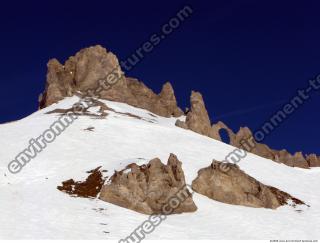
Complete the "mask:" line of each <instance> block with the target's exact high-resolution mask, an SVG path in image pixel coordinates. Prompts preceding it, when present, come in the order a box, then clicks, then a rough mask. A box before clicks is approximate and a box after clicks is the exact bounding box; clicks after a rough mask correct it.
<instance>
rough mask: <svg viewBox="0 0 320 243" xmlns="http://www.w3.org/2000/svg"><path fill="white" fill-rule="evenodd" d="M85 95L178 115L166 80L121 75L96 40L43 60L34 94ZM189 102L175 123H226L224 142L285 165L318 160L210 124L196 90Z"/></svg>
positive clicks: (208, 132) (319, 160) (215, 132)
mask: <svg viewBox="0 0 320 243" xmlns="http://www.w3.org/2000/svg"><path fill="white" fill-rule="evenodd" d="M79 92H81V94H82V95H83V96H86V95H89V96H93V97H98V98H102V99H108V100H113V101H118V102H123V103H127V104H129V105H132V106H135V107H139V108H143V109H146V110H149V111H151V112H153V113H155V114H157V115H160V116H164V117H171V116H174V117H179V116H181V115H183V112H182V110H181V109H180V108H179V107H178V106H177V101H176V98H175V95H174V90H173V88H172V86H171V84H170V83H166V84H164V86H163V88H162V91H161V92H160V94H155V93H154V92H153V91H152V90H151V89H149V88H148V87H146V86H145V85H144V84H143V83H142V82H140V81H138V80H137V79H134V78H128V77H125V75H124V73H123V72H122V70H121V67H120V65H119V61H118V59H117V57H116V56H115V55H114V54H113V53H111V52H109V51H107V50H106V49H105V48H103V47H101V46H99V45H97V46H93V47H89V48H85V49H82V50H81V51H79V52H78V53H77V54H76V55H75V56H71V57H70V58H69V59H68V60H67V61H66V62H65V64H64V65H62V64H61V63H59V61H58V60H56V59H52V60H50V61H49V63H48V73H47V83H46V88H45V91H44V93H43V94H41V95H40V97H39V102H40V104H39V106H40V108H44V107H47V106H49V105H51V104H53V103H55V102H58V101H59V100H62V99H63V98H65V97H68V96H72V95H75V94H77V95H79ZM190 103H191V108H190V111H189V112H187V115H186V121H185V122H183V121H180V120H177V122H176V125H177V126H179V127H181V128H184V129H190V130H192V131H194V132H196V133H199V134H202V135H205V136H208V137H211V138H214V139H217V140H221V138H220V135H219V131H220V130H221V129H226V130H227V132H228V134H229V137H230V141H231V142H230V143H231V145H233V146H236V147H238V148H243V149H245V150H247V151H249V152H252V153H255V154H257V155H260V156H262V157H265V158H267V159H271V160H274V161H276V162H280V163H284V164H286V165H288V166H294V167H301V168H309V167H314V166H320V157H317V156H316V155H309V156H307V157H304V156H303V155H302V153H296V154H294V155H291V154H290V153H289V152H287V151H286V150H281V151H276V150H272V149H271V148H269V147H268V146H267V145H264V144H260V143H257V142H256V141H254V139H253V137H252V132H251V131H250V130H249V129H248V128H240V130H239V131H238V133H237V134H235V133H233V132H232V130H231V129H229V128H228V127H227V126H226V125H225V124H223V123H222V122H219V123H217V124H214V125H212V126H211V122H210V118H209V115H208V112H207V110H206V107H205V103H204V101H203V98H202V95H201V94H200V93H198V92H192V94H191V98H190ZM249 137H251V139H250V140H252V141H251V142H252V143H254V144H255V146H253V147H252V146H251V147H250V146H249V147H250V148H249V149H248V147H246V146H245V147H244V146H243V145H242V144H241V141H243V139H247V138H249Z"/></svg>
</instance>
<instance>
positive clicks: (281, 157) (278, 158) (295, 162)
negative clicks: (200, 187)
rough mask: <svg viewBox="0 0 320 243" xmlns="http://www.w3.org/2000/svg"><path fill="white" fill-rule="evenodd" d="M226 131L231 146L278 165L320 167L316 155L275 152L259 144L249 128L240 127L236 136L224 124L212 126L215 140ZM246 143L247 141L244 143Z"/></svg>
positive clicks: (319, 161)
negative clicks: (220, 132)
mask: <svg viewBox="0 0 320 243" xmlns="http://www.w3.org/2000/svg"><path fill="white" fill-rule="evenodd" d="M221 129H225V130H226V131H227V133H228V135H229V138H230V144H231V145H232V146H235V147H237V148H241V149H244V150H246V151H248V152H251V153H254V154H256V155H259V156H261V157H264V158H266V159H271V160H273V161H275V162H278V163H283V164H285V165H288V166H291V167H300V168H304V169H307V168H309V167H316V166H320V159H319V158H318V157H317V156H316V155H310V156H306V157H304V155H303V154H302V153H301V152H297V153H295V154H294V155H292V154H290V153H289V152H288V151H287V150H285V149H283V150H280V151H279V150H274V149H271V148H270V147H269V146H268V145H265V144H262V143H258V142H257V141H256V140H255V139H254V136H253V134H252V132H251V130H250V129H249V128H248V127H240V129H239V131H238V132H237V133H236V134H235V133H234V132H233V131H232V130H231V129H230V128H228V127H227V126H226V125H225V124H224V123H222V122H218V123H217V124H214V125H213V126H212V130H213V138H215V139H217V140H220V141H221V138H220V135H219V131H220V130H221ZM244 141H246V142H245V143H244Z"/></svg>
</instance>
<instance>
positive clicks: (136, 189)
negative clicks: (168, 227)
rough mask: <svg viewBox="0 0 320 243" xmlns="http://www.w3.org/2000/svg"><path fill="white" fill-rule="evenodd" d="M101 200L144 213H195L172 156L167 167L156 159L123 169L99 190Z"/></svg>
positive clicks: (194, 206)
mask: <svg viewBox="0 0 320 243" xmlns="http://www.w3.org/2000/svg"><path fill="white" fill-rule="evenodd" d="M172 198H175V199H177V198H178V199H179V202H180V203H179V204H177V205H176V206H174V207H175V208H172V207H171V206H170V205H171V203H170V202H171V199H172ZM100 199H101V200H104V201H106V202H110V203H113V204H115V205H118V206H121V207H124V208H128V209H131V210H134V211H137V212H140V213H144V214H172V213H183V212H194V211H196V209H197V207H196V205H195V204H194V202H193V200H192V195H191V193H190V192H189V190H188V189H187V187H186V183H185V177H184V173H183V170H182V168H181V162H180V161H179V160H178V159H177V157H176V156H175V155H173V154H171V155H170V157H169V160H168V163H167V165H164V164H162V163H161V161H160V160H159V159H157V158H156V159H153V160H151V161H150V162H149V163H148V164H147V165H142V166H138V165H137V164H131V165H129V166H127V168H126V169H125V170H122V171H120V172H115V174H114V175H113V176H112V177H111V179H110V182H109V183H108V184H106V185H104V186H103V187H102V190H101V194H100ZM175 201H176V200H175ZM170 208H172V210H170Z"/></svg>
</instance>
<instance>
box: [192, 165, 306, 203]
mask: <svg viewBox="0 0 320 243" xmlns="http://www.w3.org/2000/svg"><path fill="white" fill-rule="evenodd" d="M221 164H222V163H221V162H217V161H213V163H212V164H211V166H209V167H207V168H204V169H201V170H199V172H198V177H197V178H196V179H195V180H194V181H193V182H192V189H193V190H194V191H196V192H198V193H200V194H202V195H205V196H207V197H209V198H211V199H214V200H217V201H219V202H224V203H228V204H234V205H243V206H248V207H256V208H261V207H263V208H271V209H276V208H278V207H280V206H281V205H285V204H288V201H289V200H292V201H293V206H295V204H304V202H302V201H300V200H299V199H296V198H294V197H292V196H290V195H289V194H287V193H285V192H282V191H280V190H278V189H276V188H274V187H270V186H266V185H264V184H262V183H260V182H259V181H257V180H256V179H254V178H252V177H250V176H249V175H247V174H246V173H245V172H243V171H242V170H240V168H239V167H238V166H237V165H234V164H227V165H228V168H229V169H228V170H221V169H220V168H221Z"/></svg>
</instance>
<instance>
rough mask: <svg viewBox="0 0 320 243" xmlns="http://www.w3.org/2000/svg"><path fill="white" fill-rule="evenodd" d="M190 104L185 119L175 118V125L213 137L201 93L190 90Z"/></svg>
mask: <svg viewBox="0 0 320 243" xmlns="http://www.w3.org/2000/svg"><path fill="white" fill-rule="evenodd" d="M190 104H191V108H190V110H189V111H188V113H187V117H186V121H185V122H182V121H180V120H177V122H176V126H178V127H181V128H184V129H190V130H192V131H194V132H196V133H199V134H202V135H205V136H208V137H213V133H212V128H211V121H210V118H209V115H208V112H207V109H206V106H205V104H204V101H203V97H202V95H201V94H200V93H199V92H194V91H192V93H191V97H190Z"/></svg>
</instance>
